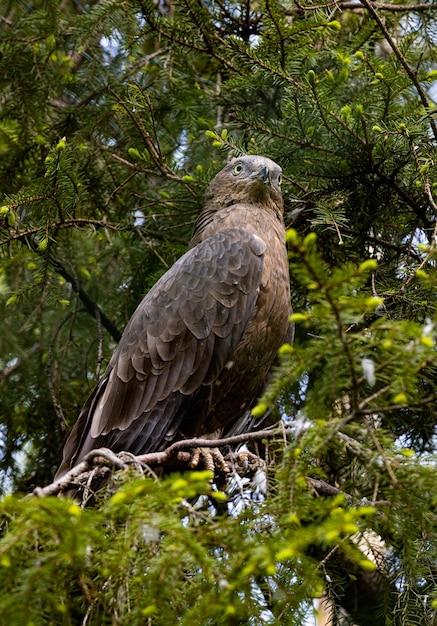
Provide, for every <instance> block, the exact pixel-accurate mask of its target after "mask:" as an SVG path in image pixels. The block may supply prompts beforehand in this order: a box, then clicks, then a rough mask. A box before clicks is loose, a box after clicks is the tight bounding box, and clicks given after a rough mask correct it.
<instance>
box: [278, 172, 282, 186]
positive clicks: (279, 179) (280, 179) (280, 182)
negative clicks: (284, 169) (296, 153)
mask: <svg viewBox="0 0 437 626" xmlns="http://www.w3.org/2000/svg"><path fill="white" fill-rule="evenodd" d="M278 185H282V175H281V174H279V176H278Z"/></svg>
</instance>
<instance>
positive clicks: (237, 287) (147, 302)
mask: <svg viewBox="0 0 437 626" xmlns="http://www.w3.org/2000/svg"><path fill="white" fill-rule="evenodd" d="M280 183H281V168H280V167H279V166H278V165H277V164H276V163H274V162H273V161H271V160H270V159H267V158H264V157H259V156H245V157H241V158H237V159H233V160H232V161H231V162H230V163H228V165H226V167H224V168H223V169H222V170H221V171H220V172H219V173H218V174H217V175H216V176H215V178H214V179H213V180H212V182H211V183H210V185H209V187H208V189H207V191H206V197H205V207H204V209H203V211H202V213H201V214H200V216H199V218H198V220H197V222H196V225H195V228H194V233H193V237H192V240H191V242H190V247H189V250H188V252H186V253H185V254H184V255H183V256H182V257H181V258H180V259H179V260H178V261H176V263H175V264H174V265H173V266H172V267H171V268H170V269H169V270H168V271H167V272H166V273H165V274H164V276H162V278H161V279H160V280H159V281H158V282H157V283H156V284H155V285H154V287H152V289H151V290H150V291H149V293H148V294H147V295H146V296H145V298H144V299H143V301H142V302H141V303H140V305H139V306H138V308H137V309H136V311H135V312H134V314H133V316H132V318H131V319H130V321H129V322H128V324H127V326H126V329H125V331H124V333H123V336H122V338H121V340H120V343H119V344H118V346H117V348H116V350H115V352H114V354H113V356H112V358H111V360H110V362H109V364H108V367H107V368H106V371H105V373H104V374H103V376H102V378H101V379H100V381H99V382H98V384H97V386H96V388H95V389H94V391H93V392H92V394H91V396H90V397H89V398H88V400H87V402H86V403H85V405H84V407H83V409H82V411H81V413H80V415H79V418H78V420H77V422H76V424H75V426H74V428H73V430H72V432H71V434H70V436H69V438H68V440H67V442H66V444H65V447H64V458H63V461H62V464H61V466H60V468H59V470H58V473H57V475H56V478H60V477H61V476H62V475H63V474H65V473H66V472H67V471H68V470H69V469H71V467H73V466H74V465H75V464H76V463H78V462H79V461H81V460H82V459H83V457H84V456H85V454H86V453H87V452H89V451H90V450H92V449H95V448H100V447H107V448H110V449H111V450H113V451H114V452H120V451H122V450H125V451H130V452H132V453H134V454H143V453H147V452H153V451H159V450H163V449H164V448H166V447H167V446H169V445H170V444H171V443H173V442H174V441H177V440H180V439H185V438H190V437H209V438H215V437H219V436H221V435H222V434H223V433H226V432H227V431H230V430H231V429H233V430H235V428H236V427H237V428H238V421H239V420H242V419H243V418H244V415H245V413H246V412H247V410H248V409H250V408H251V407H252V406H253V405H254V404H255V403H256V400H257V397H258V396H259V394H260V393H261V391H262V389H263V386H264V384H265V379H266V375H267V373H268V371H269V369H270V367H271V365H272V362H273V360H274V358H275V356H276V354H277V350H278V348H279V347H280V345H281V344H282V343H283V342H284V340H285V338H286V335H287V331H288V328H289V321H288V320H289V316H290V313H291V307H290V287H289V283H290V281H289V271H288V261H287V254H286V249H285V227H284V222H283V215H282V214H283V200H282V194H281V190H280Z"/></svg>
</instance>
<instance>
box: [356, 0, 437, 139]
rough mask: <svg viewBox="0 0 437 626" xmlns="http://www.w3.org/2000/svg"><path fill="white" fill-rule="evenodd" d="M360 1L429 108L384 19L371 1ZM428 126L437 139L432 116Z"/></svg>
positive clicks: (436, 130) (422, 100) (414, 74)
mask: <svg viewBox="0 0 437 626" xmlns="http://www.w3.org/2000/svg"><path fill="white" fill-rule="evenodd" d="M361 3H362V4H363V5H364V6H365V7H366V8H367V9H368V11H369V13H370V14H371V15H372V17H373V19H374V20H375V22H376V23H377V24H378V27H379V29H380V31H381V32H382V33H383V35H384V37H385V39H386V40H387V42H388V44H389V45H390V47H391V49H392V50H393V52H394V54H395V55H396V57H397V59H398V60H399V62H400V63H401V65H402V67H403V68H404V70H405V71H406V73H407V75H408V76H409V77H410V80H411V82H412V83H413V85H414V86H415V88H416V91H417V93H418V95H419V98H420V101H421V102H422V104H423V106H424V107H425V108H426V109H429V106H430V103H429V101H428V97H427V95H426V93H425V91H424V89H423V88H422V85H421V84H420V82H419V80H418V78H417V72H416V71H415V70H413V68H412V67H411V65H410V64H409V63H408V61H407V59H406V58H405V56H404V55H403V54H402V52H401V50H400V49H399V47H398V45H397V44H396V42H395V40H394V39H393V37H392V36H391V34H390V32H389V30H388V28H387V27H386V25H385V24H384V21H383V20H382V19H381V17H380V16H379V14H378V12H377V11H376V10H375V7H374V6H373V4H372V2H370V0H361ZM430 126H431V129H432V132H433V135H434V139H435V140H436V141H437V123H436V121H435V120H434V118H432V117H431V118H430Z"/></svg>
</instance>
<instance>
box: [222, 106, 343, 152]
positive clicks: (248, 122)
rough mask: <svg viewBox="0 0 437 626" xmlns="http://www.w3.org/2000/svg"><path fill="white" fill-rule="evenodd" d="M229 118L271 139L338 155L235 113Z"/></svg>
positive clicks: (330, 149) (328, 149) (331, 150)
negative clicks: (275, 138)
mask: <svg viewBox="0 0 437 626" xmlns="http://www.w3.org/2000/svg"><path fill="white" fill-rule="evenodd" d="M230 117H232V119H234V120H236V121H237V122H241V123H242V124H245V125H248V126H250V127H251V128H253V129H254V130H258V131H261V132H263V133H266V134H268V135H271V136H272V137H277V138H278V139H281V140H282V141H288V142H290V143H293V144H296V145H298V146H300V147H301V148H310V149H312V150H316V151H318V152H323V153H325V154H332V155H335V156H339V153H338V151H337V150H333V149H332V148H329V147H328V146H322V145H318V144H315V143H311V142H310V141H308V140H307V139H300V138H299V137H296V136H295V135H290V134H288V135H284V134H283V133H280V132H278V131H276V130H273V128H269V127H268V126H266V125H265V124H262V123H261V122H259V121H257V122H254V121H253V120H252V119H249V118H246V117H243V116H240V115H237V114H236V113H234V114H232V115H231V116H230Z"/></svg>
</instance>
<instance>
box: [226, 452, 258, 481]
mask: <svg viewBox="0 0 437 626" xmlns="http://www.w3.org/2000/svg"><path fill="white" fill-rule="evenodd" d="M226 458H227V459H228V458H229V460H230V462H231V463H232V465H233V467H234V469H235V471H236V472H237V473H238V474H241V475H242V476H243V475H244V476H246V475H251V474H254V473H255V472H256V471H257V470H258V469H259V468H261V467H264V466H265V462H264V461H263V460H262V459H261V458H260V457H259V456H257V455H256V454H253V452H249V450H240V451H239V452H237V453H235V452H232V453H231V454H229V455H226Z"/></svg>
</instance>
